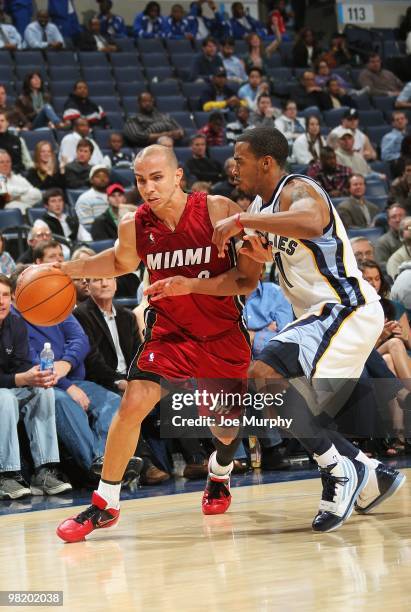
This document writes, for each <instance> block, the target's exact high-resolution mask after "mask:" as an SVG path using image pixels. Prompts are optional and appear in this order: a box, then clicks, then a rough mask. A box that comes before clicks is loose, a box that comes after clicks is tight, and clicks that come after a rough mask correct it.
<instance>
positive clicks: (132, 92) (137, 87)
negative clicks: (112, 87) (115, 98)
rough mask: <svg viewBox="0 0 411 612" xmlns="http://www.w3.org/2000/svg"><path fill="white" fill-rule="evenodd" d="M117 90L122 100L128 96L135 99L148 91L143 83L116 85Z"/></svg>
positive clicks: (131, 82)
mask: <svg viewBox="0 0 411 612" xmlns="http://www.w3.org/2000/svg"><path fill="white" fill-rule="evenodd" d="M117 90H118V92H119V94H120V96H121V97H122V98H123V99H124V98H125V97H130V96H134V98H136V97H137V96H138V95H139V94H141V93H143V91H148V87H147V84H146V83H145V82H144V81H142V82H137V81H134V82H133V81H130V82H129V83H117Z"/></svg>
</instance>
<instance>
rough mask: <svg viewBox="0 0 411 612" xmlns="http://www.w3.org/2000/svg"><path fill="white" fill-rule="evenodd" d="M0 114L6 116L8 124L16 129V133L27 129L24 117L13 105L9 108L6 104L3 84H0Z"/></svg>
mask: <svg viewBox="0 0 411 612" xmlns="http://www.w3.org/2000/svg"><path fill="white" fill-rule="evenodd" d="M0 113H4V114H5V115H6V117H7V120H8V122H9V124H10V125H11V126H12V127H13V128H16V129H15V131H16V132H17V131H18V130H21V129H22V128H24V127H25V128H27V129H28V127H29V123H28V121H27V119H26V117H25V116H24V115H23V114H22V113H21V112H20V111H19V110H18V109H17V108H16V106H15V105H13V106H11V105H10V104H8V102H7V91H6V86H5V85H3V84H0Z"/></svg>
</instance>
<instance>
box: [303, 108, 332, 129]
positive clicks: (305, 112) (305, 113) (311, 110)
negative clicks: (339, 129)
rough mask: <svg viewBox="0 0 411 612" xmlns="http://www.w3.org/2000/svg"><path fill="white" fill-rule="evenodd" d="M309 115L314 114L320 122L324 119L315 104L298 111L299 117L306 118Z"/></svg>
mask: <svg viewBox="0 0 411 612" xmlns="http://www.w3.org/2000/svg"><path fill="white" fill-rule="evenodd" d="M310 115H315V116H316V117H318V119H319V120H320V121H321V122H322V121H324V118H323V114H322V112H321V111H320V109H319V108H317V107H316V106H310V108H307V109H304V110H301V111H298V116H299V117H305V118H306V119H307V117H309V116H310ZM327 127H330V126H327Z"/></svg>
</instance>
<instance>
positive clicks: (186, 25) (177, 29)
mask: <svg viewBox="0 0 411 612" xmlns="http://www.w3.org/2000/svg"><path fill="white" fill-rule="evenodd" d="M163 27H164V38H170V39H172V40H184V39H188V40H192V39H193V38H194V36H193V33H192V31H191V23H190V21H189V20H188V18H187V17H185V16H184V9H183V7H182V6H181V4H173V6H172V7H171V13H170V16H169V17H166V18H165V19H164V26H163Z"/></svg>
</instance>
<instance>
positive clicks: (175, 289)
mask: <svg viewBox="0 0 411 612" xmlns="http://www.w3.org/2000/svg"><path fill="white" fill-rule="evenodd" d="M189 293H191V279H190V278H186V277H185V276H170V278H165V279H163V280H158V281H156V282H155V283H153V284H152V285H149V286H148V287H147V288H146V289H145V290H144V295H149V296H150V298H151V301H153V302H155V301H157V300H161V299H162V298H165V297H175V296H177V295H188V294H189Z"/></svg>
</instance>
